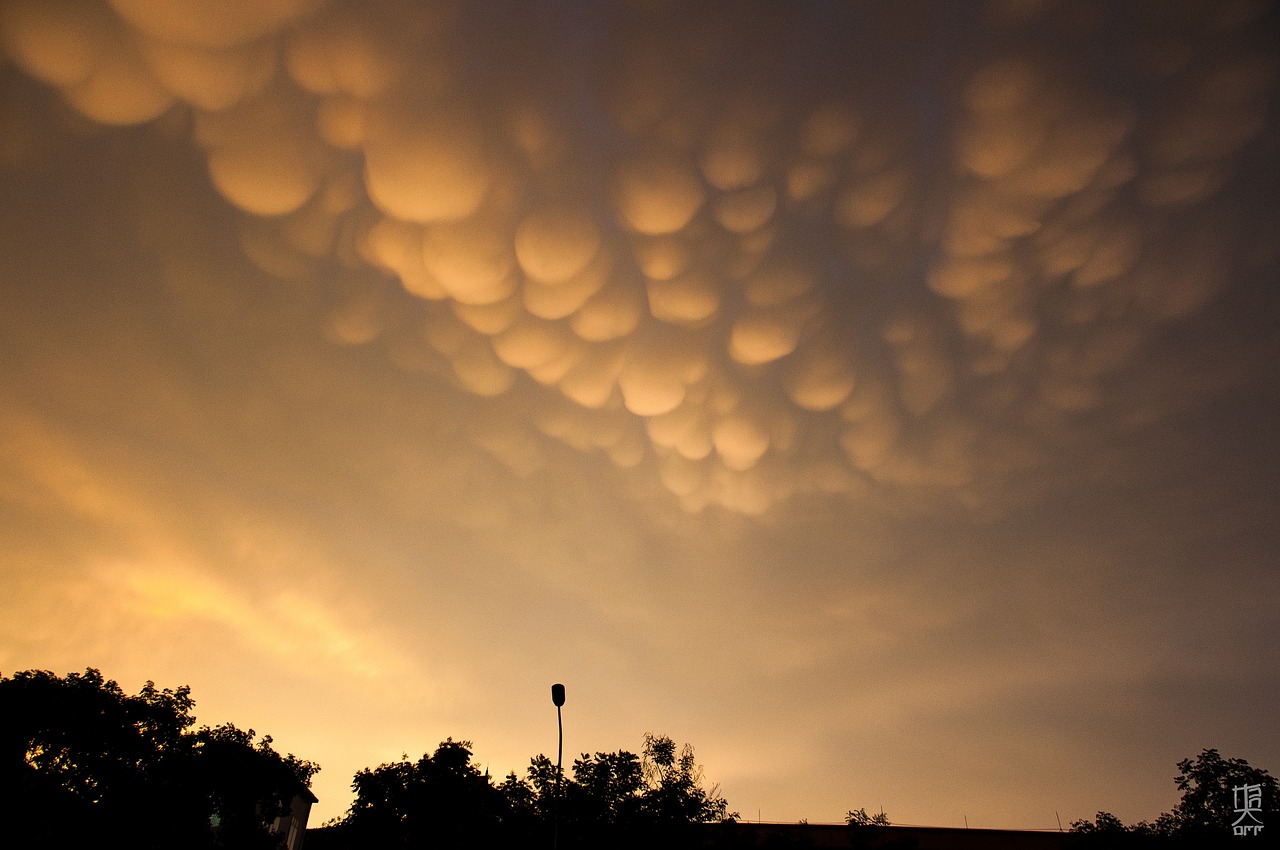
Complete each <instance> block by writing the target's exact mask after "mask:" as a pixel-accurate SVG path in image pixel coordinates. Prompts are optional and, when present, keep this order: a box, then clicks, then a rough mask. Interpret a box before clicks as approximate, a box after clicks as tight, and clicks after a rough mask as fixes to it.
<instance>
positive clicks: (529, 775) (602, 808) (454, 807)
mask: <svg viewBox="0 0 1280 850" xmlns="http://www.w3.org/2000/svg"><path fill="white" fill-rule="evenodd" d="M471 756H472V751H471V744H470V743H469V742H467V741H460V742H455V741H453V740H452V739H448V740H446V741H444V742H442V743H441V744H440V746H439V747H438V748H437V749H436V751H435V753H434V754H431V755H423V757H422V758H421V759H419V760H418V761H416V762H410V761H408V760H407V758H404V759H402V760H401V761H398V762H393V763H390V764H383V765H380V766H379V767H377V768H374V769H372V770H369V769H366V770H362V771H360V772H359V773H357V774H356V776H355V779H354V780H353V782H352V788H353V789H354V790H355V792H356V800H355V802H354V803H353V804H352V807H351V809H350V811H348V813H347V816H346V817H345V818H343V819H342V820H341V821H339V822H338V823H336V824H334V825H333V826H332V827H331V828H329V829H327V830H326V835H325V836H324V837H323V838H322V839H321V841H319V842H317V843H316V846H321V844H322V843H323V845H324V846H328V847H334V848H373V847H379V848H380V847H404V848H420V847H421V848H425V847H433V848H434V847H440V848H455V847H463V846H468V847H474V846H506V847H521V846H531V847H545V846H549V844H550V840H551V829H552V818H553V813H554V811H555V809H556V767H555V765H554V764H553V763H552V762H551V760H550V759H549V758H548V757H547V756H546V755H541V754H540V755H537V756H534V757H533V758H532V759H530V762H529V767H528V769H527V771H526V775H525V776H524V777H520V776H517V775H516V774H515V773H514V772H512V773H511V774H509V775H508V776H507V777H506V778H505V779H504V780H503V781H502V782H500V783H498V784H494V782H493V780H492V779H491V777H490V776H489V775H488V774H487V773H481V772H480V770H479V768H478V767H476V766H475V765H474V764H473V763H472V761H471ZM568 774H569V775H567V776H565V777H564V778H563V781H562V782H561V783H560V799H559V817H560V830H559V846H560V847H561V848H565V850H572V848H579V847H599V846H609V847H617V848H626V847H639V846H654V844H653V843H654V842H655V841H660V842H662V843H663V844H665V845H666V846H672V845H673V844H677V843H679V842H680V841H681V839H682V837H683V835H684V833H685V831H686V830H688V829H689V828H690V825H691V824H696V823H706V822H712V821H717V820H723V819H724V818H725V817H726V814H727V806H726V804H725V801H724V800H723V799H722V798H721V797H720V796H719V794H718V793H717V790H716V788H715V787H714V786H713V787H710V788H708V787H706V786H705V784H704V782H703V774H702V769H701V768H700V767H699V766H698V764H697V761H696V759H695V758H694V754H693V748H692V747H690V746H688V745H685V746H684V747H683V748H680V749H679V750H677V748H676V745H675V743H674V742H673V741H672V740H671V739H670V738H667V737H665V736H656V735H646V736H645V745H644V748H643V750H642V754H641V755H639V756H637V755H636V754H635V753H631V752H627V751H625V750H619V751H617V752H613V753H602V752H597V753H595V754H594V755H591V754H588V753H583V754H582V756H581V757H580V758H577V759H575V760H574V762H573V764H572V766H571V767H570V769H569V771H568Z"/></svg>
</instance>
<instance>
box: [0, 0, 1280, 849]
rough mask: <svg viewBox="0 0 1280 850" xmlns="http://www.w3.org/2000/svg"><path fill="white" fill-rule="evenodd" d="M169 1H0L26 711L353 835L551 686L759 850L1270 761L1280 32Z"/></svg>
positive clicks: (4, 371)
mask: <svg viewBox="0 0 1280 850" xmlns="http://www.w3.org/2000/svg"><path fill="white" fill-rule="evenodd" d="M177 8H178V7H171V6H170V4H166V3H155V2H144V0H109V2H108V0H84V2H76V3H60V4H49V3H42V2H36V0H0V363H2V364H3V368H0V671H3V672H4V673H5V674H12V673H13V672H15V671H18V670H24V669H31V668H42V669H49V670H52V671H53V672H55V673H58V674H60V675H65V674H67V673H69V672H75V671H82V670H83V669H84V668H85V667H90V666H92V667H96V668H99V669H100V670H102V672H103V674H104V675H106V676H107V677H109V678H113V679H116V680H117V681H118V682H119V683H120V684H121V686H122V687H124V688H125V689H126V690H129V691H132V692H136V691H137V689H138V688H140V687H141V686H142V684H143V683H144V682H145V681H147V680H154V681H155V682H156V684H157V685H158V686H159V687H170V688H173V687H178V686H179V685H184V684H185V685H190V686H191V688H192V693H193V696H194V698H195V699H196V702H197V705H196V709H195V714H196V716H197V718H198V720H199V722H201V723H207V724H217V723H222V722H233V723H235V724H237V725H238V726H241V727H252V728H253V729H255V730H257V731H258V732H259V733H260V734H271V735H272V736H273V737H274V739H275V741H276V744H277V746H278V748H279V749H281V750H282V751H290V752H293V753H295V754H296V755H298V756H300V757H303V758H307V759H310V760H313V761H316V762H319V763H320V764H321V767H322V771H321V773H319V774H318V775H317V777H316V780H315V783H314V790H315V793H316V794H317V796H318V797H319V798H320V804H319V806H318V807H317V808H316V811H315V814H314V817H315V822H316V823H320V822H323V821H325V820H328V819H329V818H333V817H338V816H340V815H341V814H342V813H343V812H344V811H345V809H346V808H347V806H348V805H349V803H350V800H351V792H350V782H351V777H352V776H353V775H354V773H355V772H356V771H357V770H360V769H362V768H365V767H373V766H376V765H377V764H379V763H381V762H384V761H388V760H393V759H397V758H399V757H400V755H401V754H402V753H404V754H407V755H409V756H410V757H417V756H419V755H420V754H421V753H423V752H425V751H433V750H434V749H435V747H436V745H437V744H438V743H439V742H440V741H442V740H444V739H445V738H446V737H452V738H453V739H454V740H469V741H471V742H472V743H473V745H474V749H475V756H476V759H477V761H478V762H479V763H480V765H481V766H482V767H483V766H487V767H488V768H489V769H490V771H491V773H492V774H493V775H494V776H495V777H496V778H499V779H500V778H501V777H502V776H503V775H505V774H506V773H507V772H508V771H510V770H516V771H517V772H521V773H522V772H523V770H524V768H525V767H526V766H527V764H528V760H529V758H530V757H532V756H534V755H536V754H538V753H549V752H551V751H553V749H554V747H555V743H556V742H555V724H554V716H553V713H554V707H553V706H551V705H550V702H549V700H548V699H547V688H548V686H549V685H550V684H551V683H553V682H557V681H559V682H563V683H565V685H566V686H567V688H568V689H569V691H570V695H571V700H570V702H569V703H568V704H567V705H566V707H565V733H566V739H565V753H566V760H568V761H571V759H572V757H575V756H576V755H578V754H579V753H583V752H596V751H615V750H619V749H627V750H631V751H638V750H639V748H640V746H641V743H642V739H643V735H644V734H645V733H646V732H653V733H658V734H665V735H668V736H670V737H671V738H672V739H674V740H676V741H677V742H681V743H682V742H688V743H690V744H692V745H693V746H694V748H695V751H696V753H697V756H698V760H699V762H700V763H702V764H703V765H704V766H705V769H706V775H707V778H708V779H709V780H710V781H711V782H716V783H719V784H720V787H721V791H722V792H723V794H724V795H725V797H726V798H727V800H728V803H729V808H730V810H737V811H739V812H740V813H741V814H742V815H743V816H744V817H746V818H748V819H750V818H753V817H755V816H756V815H757V813H759V814H760V815H762V816H763V817H764V818H765V819H766V820H775V821H783V822H788V821H790V822H794V821H797V820H800V819H802V818H805V819H808V820H810V821H811V822H839V821H841V820H842V819H843V816H844V814H845V812H847V811H848V810H850V809H857V808H860V807H862V808H866V809H867V810H868V811H879V810H880V809H881V808H882V807H883V810H884V811H885V812H886V813H888V815H889V817H890V818H891V819H892V820H893V821H895V822H902V823H912V824H925V825H936V826H961V825H963V824H964V819H965V818H966V816H967V819H968V823H969V825H970V826H973V827H981V826H986V827H1006V828H1055V827H1056V819H1055V816H1054V813H1055V811H1056V812H1057V813H1058V815H1059V816H1060V817H1061V819H1062V822H1063V823H1064V824H1067V823H1069V822H1070V821H1071V820H1075V819H1077V818H1082V817H1092V816H1093V814H1094V813H1095V812H1096V811H1098V810H1099V809H1105V810H1108V811H1112V812H1114V813H1115V814H1117V815H1118V816H1120V817H1121V818H1122V819H1124V820H1125V821H1126V822H1130V821H1136V820H1139V819H1153V818H1154V817H1156V816H1157V815H1158V814H1159V813H1160V812H1162V811H1165V810H1168V809H1169V808H1170V807H1171V806H1172V805H1173V803H1174V802H1175V801H1176V799H1177V796H1178V795H1177V792H1176V789H1175V787H1174V784H1173V782H1172V776H1173V775H1174V773H1175V767H1174V765H1175V764H1176V762H1177V761H1178V760H1180V759H1182V758H1186V757H1190V756H1193V755H1194V754H1196V753H1198V752H1200V751H1201V750H1202V749H1204V748H1206V747H1216V748H1218V749H1219V750H1221V751H1222V752H1223V754H1224V755H1228V756H1235V757H1240V758H1245V759H1247V760H1249V761H1250V762H1251V763H1252V764H1254V765H1256V766H1260V767H1264V768H1268V769H1272V770H1275V769H1277V768H1280V738H1277V736H1276V732H1275V730H1274V729H1273V728H1272V726H1273V725H1274V724H1272V723H1269V722H1268V721H1269V720H1270V718H1271V717H1272V715H1273V713H1274V712H1273V709H1272V707H1273V706H1274V703H1275V699H1276V697H1277V695H1278V693H1280V682H1278V681H1277V678H1276V675H1275V670H1274V663H1273V659H1274V658H1275V657H1276V654H1277V650H1280V646H1277V635H1280V622H1278V620H1280V610H1278V609H1277V607H1276V604H1275V600H1276V599H1277V598H1280V596H1278V594H1277V591H1278V590H1280V587H1278V586H1277V572H1276V563H1277V552H1280V523H1278V522H1277V518H1278V517H1280V492H1278V491H1277V482H1280V455H1277V451H1276V441H1275V439H1274V435H1275V434H1276V432H1277V426H1280V412H1278V411H1280V404H1277V401H1280V377H1278V375H1280V373H1277V371H1276V369H1275V368H1274V362H1275V354H1276V350H1277V336H1276V327H1275V320H1274V319H1275V316H1276V315H1280V303H1277V297H1278V296H1277V291H1276V288H1275V286H1274V281H1275V280H1276V279H1277V278H1278V277H1280V253H1277V250H1276V247H1275V246H1276V244H1277V241H1276V234H1277V233H1280V207H1278V205H1277V204H1276V202H1275V198H1276V197H1280V192H1278V191H1277V189H1280V172H1277V162H1280V157H1276V156H1275V152H1276V149H1277V145H1278V144H1280V122H1278V121H1277V114H1278V113H1277V85H1278V83H1280V68H1278V67H1277V64H1276V61H1275V59H1274V56H1276V55H1280V52H1278V50H1277V48H1278V47H1280V45H1277V44H1276V35H1275V33H1276V32H1277V31H1280V27H1277V26H1276V23H1277V21H1276V10H1275V9H1274V8H1273V7H1270V6H1267V5H1265V4H1258V5H1251V4H1248V3H1240V4H1218V3H1209V2H1206V3H1204V4H1187V5H1185V6H1183V7H1179V9H1178V10H1163V9H1153V10H1146V11H1144V10H1141V9H1135V10H1132V11H1131V13H1130V14H1124V15H1122V14H1120V13H1118V12H1115V11H1112V10H1108V9H1105V8H1103V7H1100V6H1097V5H1095V4H1090V3H1083V2H1075V0H1048V2H1043V3H1038V4H1024V3H1005V2H991V3H988V4H984V5H982V6H973V7H972V8H970V7H965V8H963V9H960V8H956V7H953V5H952V4H949V3H945V2H939V3H936V4H933V5H929V4H926V5H925V6H924V7H921V8H920V9H919V10H916V11H914V12H910V13H908V12H905V11H902V10H901V9H899V8H898V7H897V6H896V5H895V4H892V3H884V4H853V5H850V6H833V5H831V4H818V3H807V2H798V3H795V4H788V5H787V6H786V7H785V8H783V7H782V6H778V7H774V6H771V5H769V4H764V5H762V6H760V7H751V13H750V14H748V13H744V12H742V11H741V10H740V9H739V7H737V6H736V5H734V4H718V3H705V4H697V5H696V6H694V7H687V8H680V7H670V8H668V6H667V5H665V4H649V3H633V4H620V5H618V6H617V7H610V8H608V9H594V8H593V9H592V10H591V11H589V12H587V11H584V10H581V9H576V8H575V9H574V10H573V13H572V14H570V12H569V10H567V9H564V8H560V7H557V6H552V7H546V8H544V7H542V6H538V7H529V8H525V7H522V6H518V4H512V5H511V6H507V5H503V4H497V5H495V4H489V3H467V2H464V3H457V4H455V3H417V2H401V0H389V2H386V3H381V4H375V5H370V4H362V3H355V2H347V0H333V2H328V3H323V2H311V0H307V1H306V2H290V3H275V4H270V5H269V7H268V6H263V5H262V4H260V3H254V2H249V0H243V2H239V0H237V2H227V0H217V2H215V1H214V0H209V2H204V1H203V0H199V2H193V3H187V4H183V5H182V10H184V11H175V9H177ZM912 8H913V9H915V8H916V7H912ZM1166 12H1167V13H1166Z"/></svg>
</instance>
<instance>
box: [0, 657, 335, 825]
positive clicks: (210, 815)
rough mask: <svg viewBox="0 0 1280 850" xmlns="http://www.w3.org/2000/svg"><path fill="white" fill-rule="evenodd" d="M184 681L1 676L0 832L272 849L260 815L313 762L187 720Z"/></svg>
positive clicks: (271, 814) (312, 768) (228, 728)
mask: <svg viewBox="0 0 1280 850" xmlns="http://www.w3.org/2000/svg"><path fill="white" fill-rule="evenodd" d="M194 706H195V701H194V700H193V699H192V698H191V690H190V688H187V687H185V686H184V687H181V688H178V689H177V690H168V689H165V690H159V689H157V688H156V686H155V684H154V683H152V682H147V684H146V686H145V687H143V689H142V690H141V691H139V692H138V693H137V694H134V695H130V694H126V693H124V691H122V690H121V689H120V686H119V685H118V684H116V683H115V682H114V681H111V680H109V679H104V678H103V676H102V674H101V673H100V672H99V671H97V670H94V669H92V668H90V669H88V670H86V671H85V672H84V673H83V674H79V673H72V674H70V675H68V676H66V677H65V678H63V677H59V676H56V675H54V674H53V673H49V672H46V671H42V670H29V671H26V672H21V673H15V674H14V675H13V676H12V677H0V835H3V836H4V837H5V838H6V839H7V840H6V841H3V842H0V843H3V844H5V845H6V846H11V847H23V848H33V850H34V849H35V848H51V850H52V848H64V847H68V848H69V847H98V846H102V847H109V846H122V847H132V848H153V847H154V848H160V847H165V848H172V847H191V848H246V850H255V849H256V848H276V847H279V846H281V842H282V840H283V838H282V836H278V835H272V834H271V833H270V832H269V831H268V824H269V823H270V822H271V821H273V820H274V819H275V818H276V817H277V816H278V815H280V814H283V813H284V811H285V810H286V807H287V806H288V805H289V802H290V801H291V800H292V798H293V796H294V794H295V793H298V791H299V789H301V788H305V787H309V786H310V783H311V777H312V776H313V775H314V774H315V773H316V771H318V770H319V766H318V765H316V764H314V763H312V762H309V761H305V760H303V759H299V758H295V757H294V756H293V755H292V754H285V755H281V754H280V753H278V752H276V751H275V749H273V748H272V746H271V738H270V736H266V737H263V738H262V739H260V740H257V741H256V742H255V738H256V734H255V733H254V731H253V730H252V729H247V730H242V729H239V728H237V727H236V726H234V725H232V724H225V725H222V726H212V727H210V726H202V727H200V728H195V717H194V715H193V714H192V713H191V712H192V709H193V708H194Z"/></svg>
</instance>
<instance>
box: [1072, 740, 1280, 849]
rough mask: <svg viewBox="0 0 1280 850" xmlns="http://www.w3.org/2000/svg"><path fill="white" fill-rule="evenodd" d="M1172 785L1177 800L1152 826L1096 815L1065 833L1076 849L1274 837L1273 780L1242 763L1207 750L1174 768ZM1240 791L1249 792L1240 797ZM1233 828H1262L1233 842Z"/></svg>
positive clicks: (1279, 826)
mask: <svg viewBox="0 0 1280 850" xmlns="http://www.w3.org/2000/svg"><path fill="white" fill-rule="evenodd" d="M1174 782H1175V783H1177V786H1178V790H1179V791H1181V792H1182V799H1181V800H1180V801H1179V802H1178V805H1176V806H1174V808H1173V810H1172V811H1168V812H1165V813H1163V814H1161V815H1160V816H1159V817H1157V818H1156V820H1155V822H1154V823H1151V822H1148V821H1139V822H1138V823H1135V824H1131V825H1127V826H1126V825H1125V823H1124V822H1123V821H1121V820H1120V818H1118V817H1116V816H1115V815H1113V814H1111V813H1110V812H1098V814H1097V815H1096V816H1095V817H1094V818H1093V819H1092V820H1089V819H1087V818H1086V819H1084V820H1078V821H1074V822H1073V823H1072V824H1071V831H1072V832H1073V833H1076V834H1077V835H1078V836H1079V837H1080V839H1081V841H1080V842H1079V844H1080V846H1099V847H1102V846H1116V847H1131V846H1132V847H1140V846H1155V847H1163V846H1169V845H1177V846H1187V847H1201V846H1204V847H1209V846H1217V843H1218V842H1222V841H1223V840H1224V839H1236V838H1241V839H1243V838H1253V839H1259V840H1261V839H1262V838H1263V837H1264V836H1268V835H1270V836H1272V839H1271V840H1274V834H1275V832H1276V831H1280V823H1277V819H1276V807H1277V803H1280V794H1277V787H1276V778H1275V777H1274V776H1272V775H1271V774H1270V773H1268V772H1267V771H1266V770H1263V769H1261V768H1256V767H1252V766H1251V765H1250V764H1249V762H1247V761H1245V760H1244V759H1235V758H1231V759H1224V758H1223V757H1222V755H1221V754H1220V753H1219V752H1218V751H1217V750H1216V749H1207V750H1204V751H1203V752H1201V753H1200V755H1198V756H1196V757H1195V758H1194V759H1183V760H1182V761H1180V762H1178V775H1177V776H1176V777H1174ZM1244 789H1253V790H1252V792H1251V793H1249V794H1245V793H1244ZM1236 825H1241V826H1250V827H1252V826H1255V825H1256V826H1258V827H1262V828H1261V829H1259V830H1257V831H1256V832H1254V831H1252V830H1251V831H1250V833H1249V834H1248V835H1241V836H1236V835H1234V834H1233V828H1234V827H1235V826H1236ZM1245 846H1253V845H1252V844H1247V845H1245Z"/></svg>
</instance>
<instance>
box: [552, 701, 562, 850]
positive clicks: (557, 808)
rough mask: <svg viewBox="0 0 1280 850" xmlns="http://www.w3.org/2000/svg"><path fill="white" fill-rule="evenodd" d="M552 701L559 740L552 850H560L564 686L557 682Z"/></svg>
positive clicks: (557, 744)
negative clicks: (561, 710)
mask: <svg viewBox="0 0 1280 850" xmlns="http://www.w3.org/2000/svg"><path fill="white" fill-rule="evenodd" d="M551 701H552V702H554V703H555V704H556V727H557V729H558V730H559V733H560V734H559V740H558V741H557V743H556V797H555V801H554V804H553V805H552V812H553V815H552V822H553V824H554V826H553V827H552V832H551V848H552V850H558V848H559V846H560V777H561V776H562V775H563V773H564V769H563V768H562V767H561V765H562V764H563V762H564V720H563V719H562V718H561V717H560V706H562V705H564V685H562V684H560V683H559V682H557V683H556V684H554V685H552V686H551Z"/></svg>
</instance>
